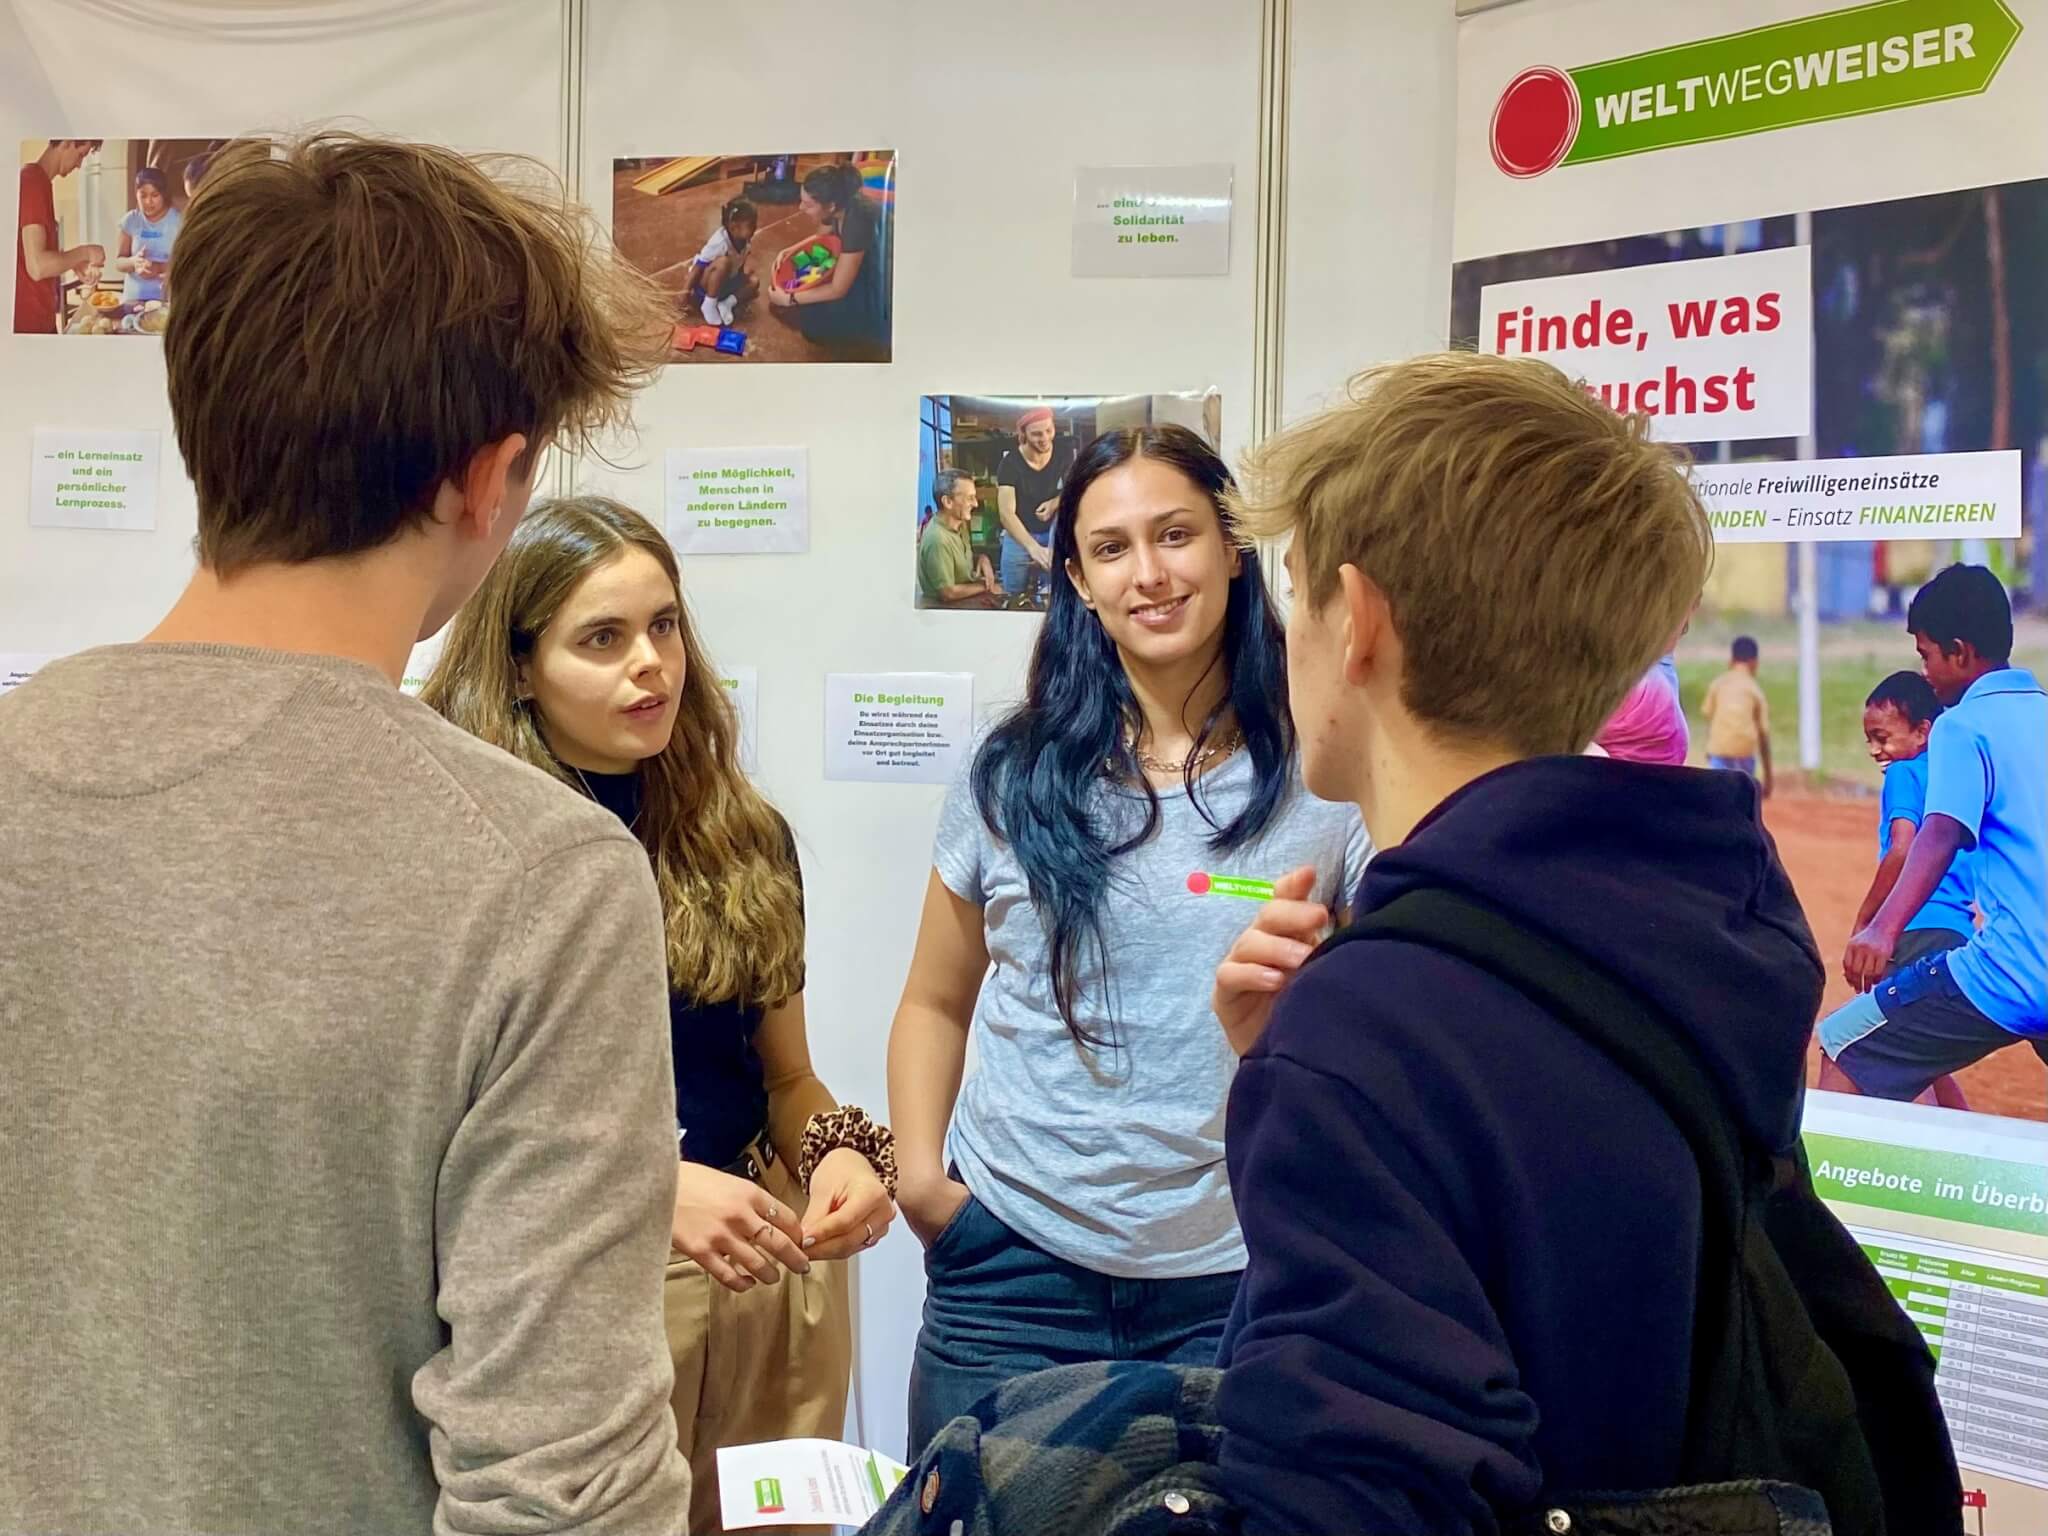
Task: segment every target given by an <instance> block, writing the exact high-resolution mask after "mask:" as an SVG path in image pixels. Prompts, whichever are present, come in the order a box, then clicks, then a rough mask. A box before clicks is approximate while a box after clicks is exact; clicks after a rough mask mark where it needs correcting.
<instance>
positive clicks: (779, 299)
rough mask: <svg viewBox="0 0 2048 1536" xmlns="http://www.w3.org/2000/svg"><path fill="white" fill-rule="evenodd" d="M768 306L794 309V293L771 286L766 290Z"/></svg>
mask: <svg viewBox="0 0 2048 1536" xmlns="http://www.w3.org/2000/svg"><path fill="white" fill-rule="evenodd" d="M768 307H769V308H771V309H795V308H796V295H795V294H793V293H790V292H789V291H788V290H786V289H783V288H779V287H771V288H770V289H769V290H768Z"/></svg>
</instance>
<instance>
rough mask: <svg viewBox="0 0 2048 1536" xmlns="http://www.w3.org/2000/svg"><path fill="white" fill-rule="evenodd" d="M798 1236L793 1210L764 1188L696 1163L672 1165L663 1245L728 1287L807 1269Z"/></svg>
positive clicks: (774, 1280)
mask: <svg viewBox="0 0 2048 1536" xmlns="http://www.w3.org/2000/svg"><path fill="white" fill-rule="evenodd" d="M803 1240H804V1232H803V1227H802V1225H801V1224H800V1223H799V1222H798V1221H797V1219H796V1212H794V1211H792V1210H791V1209H790V1208H789V1207H788V1206H786V1205H784V1204H783V1203H782V1202H781V1201H779V1200H777V1199H775V1198H774V1197H772V1196H771V1195H770V1194H769V1193H768V1191H767V1190H765V1189H762V1188H760V1187H759V1186H758V1185H755V1184H750V1183H748V1182H747V1181H746V1180H745V1179H738V1178H734V1177H733V1176H732V1175H731V1174H729V1173H720V1172H719V1171H718V1170H717V1169H716V1168H707V1167H705V1166H704V1165H703V1164H702V1163H684V1164H683V1165H682V1166H681V1167H680V1168H679V1169H677V1171H676V1215H675V1225H674V1226H673V1228H671V1230H670V1233H669V1246H670V1247H672V1248H673V1249H674V1250H675V1251H676V1252H677V1253H682V1254H687V1255H689V1257H691V1258H693V1259H695V1260H696V1261H697V1263H698V1264H699V1265H701V1266H702V1267H703V1269H704V1272H705V1273H706V1274H708V1275H709V1276H711V1278H712V1279H714V1280H716V1281H717V1282H718V1283H719V1284H720V1285H722V1286H724V1287H725V1288H726V1289H727V1290H728V1291H750V1290H752V1289H753V1288H754V1287H755V1286H756V1285H776V1284H779V1283H780V1282H781V1280H782V1272H783V1270H785V1269H788V1270H794V1271H795V1272H796V1273H797V1274H800V1275H801V1274H807V1273H809V1272H810V1268H811V1261H810V1260H809V1259H808V1258H806V1257H805V1256H804V1250H803Z"/></svg>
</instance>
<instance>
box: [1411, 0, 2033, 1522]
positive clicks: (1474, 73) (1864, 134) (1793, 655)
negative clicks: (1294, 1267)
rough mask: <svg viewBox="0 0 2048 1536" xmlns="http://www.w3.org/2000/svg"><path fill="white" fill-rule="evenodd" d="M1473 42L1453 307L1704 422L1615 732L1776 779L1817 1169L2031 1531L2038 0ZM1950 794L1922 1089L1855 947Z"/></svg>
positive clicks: (1713, 18)
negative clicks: (1956, 650)
mask: <svg viewBox="0 0 2048 1536" xmlns="http://www.w3.org/2000/svg"><path fill="white" fill-rule="evenodd" d="M1458 74H1459V79H1458V84H1459V103H1460V105H1459V123H1458V136H1457V167H1458V169H1457V178H1458V179H1457V206H1456V215H1455V234H1454V241H1453V246H1454V257H1455V265H1454V269H1453V275H1452V304H1451V313H1450V316H1449V333H1450V336H1451V338H1452V340H1453V342H1454V344H1462V345H1468V346H1472V347H1475V348H1477V349H1479V350H1482V351H1487V352H1494V353H1500V354H1504V355H1510V356H1527V357H1536V358H1541V359H1544V360H1546V361H1548V362H1550V363H1553V364H1554V365H1556V366H1557V367H1558V368H1560V369H1562V370H1563V371H1565V372H1566V373H1567V374H1568V375H1570V376H1571V377H1572V378H1574V379H1575V380H1578V381H1579V382H1580V383H1581V384H1582V385H1583V387H1584V388H1585V389H1586V390H1587V391H1588V392H1589V393H1591V394H1593V395H1594V396H1596V397H1597V398H1599V399H1601V400H1604V401H1606V402H1607V403H1608V404H1610V405H1612V406H1613V407H1614V408H1616V409H1617V410H1627V411H1637V412H1641V413H1643V414H1645V415H1646V416H1647V417H1648V418H1649V419H1650V422H1651V426H1652V430H1653V431H1654V432H1655V433H1656V434H1657V435H1658V436H1660V437H1661V438H1663V439H1665V440H1667V441H1669V442H1672V443H1674V444H1682V445H1684V446H1685V447H1686V449H1687V450H1688V451H1689V453H1690V455H1691V457H1692V460H1693V468H1692V471H1691V473H1692V476H1693V480H1694V484H1695V487H1696V488H1697V490H1698V491H1699V493H1700V496H1701V499H1702V501H1703V503H1704V504H1705V506H1706V509H1707V513H1708V516H1709V519H1710V520H1711V522H1712V524H1713V526H1714V530H1715V537H1716V540H1717V542H1718V545H1719V548H1718V550H1717V558H1716V567H1715V571H1714V574H1713V577H1712V580H1711V583H1710V585H1709V587H1708V589H1707V592H1706V594H1705V598H1704V601H1703V603H1702V606H1701V608H1700V609H1699V611H1698V613H1697V614H1696V615H1695V616H1694V618H1693V621H1692V624H1691V627H1690V628H1689V630H1688V631H1687V632H1686V633H1685V635H1683V636H1682V637H1681V638H1679V639H1678V641H1677V642H1676V645H1675V648H1674V650H1673V653H1672V655H1671V656H1670V657H1668V658H1666V659H1665V661H1664V662H1662V663H1660V665H1659V666H1658V667H1657V668H1655V669H1654V670H1653V672H1652V674H1651V677H1650V678H1649V679H1646V683H1655V684H1656V686H1657V688H1658V689H1661V690H1664V692H1663V693H1661V694H1660V697H1662V698H1664V699H1665V702H1666V707H1667V709H1668V711H1669V715H1670V725H1671V729H1670V730H1669V731H1667V732H1663V733H1651V734H1652V736H1654V738H1655V740H1654V744H1652V745H1651V746H1648V747H1641V746H1639V745H1638V746H1631V747H1627V748H1623V749H1619V750H1624V751H1634V750H1646V751H1650V752H1653V753H1656V754H1659V755H1660V756H1659V760H1664V761H1674V762H1676V761H1683V762H1686V763H1690V764H1691V765H1693V766H1695V767H1697V768H1699V769H1701V770H1702V771H1720V772H1746V773H1750V774H1752V775H1754V776H1755V777H1757V778H1758V779H1759V780H1761V781H1764V782H1765V783H1766V784H1767V785H1768V788H1769V795H1768V798H1766V799H1765V801H1764V816H1765V820H1766V822H1767V824H1768V826H1769V828H1770V831H1771V833H1772V836H1773V838H1774V840H1775V841H1776V843H1777V846H1778V850H1779V854H1780V856H1781V858H1782V859H1783V861H1784V863H1785V866H1786V869H1787V870H1788V871H1789V873H1790V874H1791V876H1792V879H1793V882H1794V884H1795V885H1796V886H1797V888H1798V891H1799V895H1800V900H1801V903H1802V905H1803V906H1804V907H1805V909H1806V913H1807V918H1808V921H1809V923H1810V924H1811V926H1812V928H1813V931H1814V935H1815V937H1816V939H1817V940H1818V942H1819V944H1820V947H1821V950H1822V954H1823V957H1824V958H1825V959H1826V961H1827V963H1828V966H1829V971H1830V984H1829V988H1828V992H1827V995H1826V997H1825V999H1824V1001H1823V1004H1822V1008H1821V1012H1820V1015H1819V1017H1818V1018H1817V1019H1816V1020H1815V1021H1814V1022H1815V1025H1816V1040H1815V1044H1814V1046H1813V1048H1812V1050H1811V1052H1810V1060H1809V1068H1808V1073H1809V1076H1808V1082H1809V1086H1810V1087H1811V1088H1812V1089H1813V1090H1814V1091H1813V1092H1811V1093H1810V1094H1809V1096H1808V1110H1807V1121H1806V1127H1807V1137H1808V1151H1809V1154H1810V1155H1811V1158H1812V1161H1813V1164H1814V1168H1815V1175H1816V1180H1817V1182H1818V1184H1819V1187H1820V1188H1821V1190H1822V1192H1823V1194H1825V1195H1826V1196H1827V1197H1828V1198H1829V1199H1830V1200H1831V1201H1832V1202H1834V1203H1835V1205H1836V1206H1837V1208H1838V1209H1839V1210H1840V1211H1841V1212H1842V1214H1843V1216H1844V1218H1845V1219H1846V1220H1847V1221H1849V1223H1850V1225H1851V1226H1852V1228H1853V1229H1854V1230H1855V1232H1856V1233H1857V1236H1858V1238H1859V1240H1860V1241H1861V1242H1863V1244H1864V1245H1865V1248H1866V1250H1867V1251H1868V1252H1869V1253H1870V1254H1871V1256H1872V1258H1873V1260H1874V1261H1875V1262H1876V1263H1877V1264H1878V1267H1879V1269H1880V1271H1881V1272H1882V1273H1883V1274H1884V1275H1885V1276H1886V1278H1887V1280H1888V1282H1889V1283H1890V1284H1891V1286H1892V1288H1893V1291H1894V1294H1895V1295H1896V1296H1897V1297H1898V1298H1899V1301H1900V1305H1901V1306H1902V1307H1904V1308H1905V1309H1906V1311H1907V1312H1908V1313H1909V1314H1910V1315H1911V1316H1912V1317H1913V1318H1914V1320H1915V1321H1916V1322H1917V1323H1918V1324H1919V1325H1920V1327H1921V1328H1922V1330H1923V1332H1924V1333H1925V1335H1926V1337H1927V1338H1928V1340H1929V1343H1930V1345H1931V1346H1932V1347H1933V1348H1934V1349H1935V1351H1936V1353H1937V1355H1938V1356H1939V1359H1940V1369H1941V1376H1940V1381H1941V1387H1942V1391H1943V1394H1944V1400H1945V1402H1946V1404H1947V1407H1948V1411H1949V1417H1950V1421H1951V1428H1952V1431H1953V1433H1954V1435H1955V1439H1956V1443H1957V1447H1958V1452H1959V1455H1960V1457H1961V1459H1962V1461H1963V1462H1964V1464H1965V1468H1966V1473H1965V1482H1966V1486H1968V1487H1969V1488H1970V1489H1971V1490H1972V1491H1973V1492H1974V1493H1975V1494H1977V1495H1979V1496H1981V1503H1980V1505H1979V1507H1978V1509H1977V1510H1976V1511H1974V1512H1973V1514H1972V1516H1971V1524H1972V1525H1973V1526H1974V1525H1975V1523H1976V1521H1977V1519H1978V1518H1979V1517H1980V1516H1981V1519H1982V1527H1983V1529H1984V1531H1985V1532H1987V1533H1988V1536H2039V1533H2040V1532H2043V1531H2048V1046H2044V1044H2043V1042H2044V1037H2048V865H2044V859H2043V856H2042V849H2043V848H2044V847H2048V697H2044V696H2043V695H2042V694H2041V693H2040V689H2039V680H2040V679H2042V678H2043V677H2048V282H2044V280H2043V276H2042V274H2043V273H2048V108H2044V105H2043V102H2044V99H2048V98H2044V95H2043V88H2042V85H2041V82H2042V81H2044V80H2048V0H1887V3H1879V4H1866V5H1855V6H1839V5H1837V6H1830V5H1826V4H1820V3H1815V0H1728V3H1724V4H1717V5H1715V6H1712V7H1699V6H1675V5H1643V4H1641V3H1639V0H1522V3H1520V4H1517V5H1514V6H1509V7H1504V8H1501V9H1499V10H1495V11H1490V12H1485V13H1481V14H1479V15H1477V16H1474V17H1471V18H1469V19H1467V20H1466V21H1464V22H1462V23H1461V24H1460V32H1459V70H1458ZM1957 564H1966V565H1971V566H1976V567H1981V568H1982V571H1983V572H1988V573H1989V575H1988V576H1983V575H1982V574H1981V573H1980V575H1979V576H1976V577H1972V578H1971V580H1972V581H1973V582H1974V583H1975V585H1974V586H1973V587H1972V589H1971V590H1972V592H1973V596H1972V598H1971V600H1970V601H1971V603H1972V605H1973V606H1972V615H1973V617H1972V620H1971V622H1972V623H1973V624H1978V625H1979V627H1980V628H1982V626H1983V624H1987V623H1988V624H1989V625H1990V629H1988V630H1985V631H1984V632H1985V633H1990V632H1991V631H1992V630H1996V629H1997V627H1998V624H1999V623H2002V622H2004V620H2005V617H2006V616H2007V615H2009V618H2010V626H2011V629H2010V633H2011V642H2010V646H2009V654H2008V655H2006V656H2004V657H2002V658H1998V659H2000V660H2002V661H2004V662H2005V663H2006V665H2004V666H2002V667H1997V668H1995V669H1993V670H1991V671H1990V673H1989V674H1988V675H1987V676H1985V677H1984V678H1982V679H1980V680H1977V681H1973V682H1970V683H1967V684H1966V685H1965V686H1963V687H1961V688H1960V689H1958V688H1955V687H1953V686H1952V685H1951V682H1950V680H1949V679H1948V678H1947V677H1946V676H1945V674H1944V670H1943V667H1942V665H1941V656H1940V653H1939V651H1938V649H1937V654H1936V656H1935V658H1934V660H1933V661H1932V662H1929V661H1928V660H1927V659H1926V658H1925V657H1924V656H1923V649H1924V645H1923V641H1922V640H1920V639H1916V636H1915V634H1914V633H1913V632H1912V631H1911V629H1910V627H1909V624H1908V614H1909V612H1910V610H1911V607H1912V604H1913V600H1914V598H1915V596H1916V595H1917V594H1918V593H1919V592H1920V591H1921V590H1922V589H1923V587H1925V586H1926V585H1927V583H1928V582H1929V581H1931V580H1932V579H1933V578H1934V577H1935V576H1936V575H1938V574H1939V573H1941V572H1942V571H1944V570H1946V569H1948V568H1949V567H1951V566H1954V565H1957ZM1988 643H1990V642H1987V644H1988ZM1993 694H1995V695H1996V696H1997V700H1998V702H1997V703H1995V704H1992V706H1991V707H1990V708H1988V709H1987V707H1986V706H1987V703H1990V701H1991V696H1992V695H1993ZM2008 701H2011V702H2012V703H2013V705H2014V707H2012V708H2007V707H2006V702H2008ZM1965 779H1970V780H1971V783H1967V784H1966V783H1965V782H1964V781H1965ZM2022 785H2023V786H2028V788H2027V790H2026V792H2025V793H2024V794H2020V793H2017V792H2016V793H2014V794H2013V795H2010V796H2008V797H2007V798H2006V799H2003V800H2000V801H1998V804H1997V808H1996V809H1997V814H1993V810H1994V807H1993V799H1994V797H1995V796H1996V795H1997V794H1998V788H1997V786H2006V787H2008V788H2009V787H2011V786H2022ZM1973 796H1974V797H1975V798H1974V799H1973V798H1972V797H1973ZM1929 817H1947V818H1948V820H1949V821H1951V822H1955V821H1961V822H1963V823H1964V824H1965V825H1966V827H1967V829H1968V834H1969V835H1968V836H1967V837H1966V838H1965V839H1964V843H1965V846H1963V847H1962V848H1960V849H1959V850H1958V851H1957V853H1956V854H1955V855H1954V857H1953V858H1952V860H1951V861H1950V863H1949V865H1948V866H1947V872H1946V873H1945V875H1944V877H1943V880H1942V882H1941V884H1940V886H1939V887H1938V888H1937V889H1936V891H1935V892H1934V894H1933V895H1931V896H1929V897H1928V899H1927V900H1926V902H1925V903H1923V904H1921V905H1920V906H1919V907H1917V908H1915V909H1914V911H1913V912H1912V913H1911V914H1910V920H1909V921H1908V922H1907V926H1906V931H1905V934H1904V935H1903V936H1902V938H1901V940H1900V942H1899V944H1898V946H1897V947H1896V948H1895V950H1894V951H1893V956H1894V958H1893V960H1892V962H1890V969H1892V970H1894V971H1896V970H1900V969H1902V968H1904V967H1905V966H1906V965H1907V964H1908V962H1909V961H1910V960H1911V959H1912V958H1913V956H1914V955H1916V954H1932V955H1941V956H1943V957H1944V959H1943V961H1942V966H1943V968H1944V969H1945V972H1946V974H1947V975H1948V976H1949V977H1951V978H1952V979H1953V981H1954V984H1955V990H1956V993H1957V996H1958V997H1959V999H1960V1001H1959V1002H1958V1003H1957V1004H1956V1007H1957V1011H1956V1012H1955V1013H1954V1014H1953V1016H1952V1019H1951V1022H1953V1023H1956V1024H1957V1025H1958V1026H1959V1027H1961V1028H1962V1033H1963V1034H1965V1035H1967V1036H1968V1037H1969V1038H1968V1041H1967V1043H1962V1042H1956V1041H1951V1042H1949V1043H1947V1044H1943V1045H1941V1046H1940V1047H1939V1048H1938V1049H1939V1051H1941V1052H1945V1053H1946V1055H1945V1056H1944V1057H1943V1059H1942V1060H1941V1061H1940V1062H1939V1063H1938V1064H1937V1065H1938V1066H1939V1067H1940V1068H1941V1070H1939V1071H1938V1072H1932V1073H1930V1074H1929V1075H1930V1076H1931V1079H1932V1080H1931V1081H1928V1082H1925V1083H1921V1082H1918V1081H1910V1080H1906V1079H1901V1078H1895V1077H1888V1076H1886V1075H1885V1074H1883V1073H1882V1072H1880V1071H1878V1070H1877V1069H1875V1068H1872V1067H1869V1066H1867V1065H1859V1064H1858V1063H1859V1060H1860V1057H1859V1053H1858V1052H1857V1050H1856V1048H1855V1043H1856V1040H1857V1039H1858V1038H1860V1036H1859V1031H1867V1030H1868V1029H1869V1028H1870V1027H1871V1024H1870V1022H1869V1021H1870V1020H1871V1019H1872V1018H1875V1019H1877V1020H1879V1021H1880V1022H1879V1023H1878V1024H1877V1025H1876V1027H1877V1028H1880V1029H1883V1030H1890V1031H1895V1032H1896V1033H1895V1034H1894V1035H1893V1037H1892V1038H1895V1039H1905V1038H1906V1037H1907V1035H1908V1033H1909V1032H1911V1031H1913V1030H1918V1029H1924V1027H1925V1025H1926V1020H1927V1017H1928V1011H1929V1010H1928V1005H1927V1004H1926V1003H1925V1002H1924V1001H1913V1000H1908V1001H1907V1002H1903V1003H1896V1004H1894V1005H1893V1007H1892V1008H1891V1010H1890V1011H1889V1012H1887V1011H1886V1010H1885V1009H1883V1008H1879V1009H1878V1010H1877V1011H1876V1013H1875V1014H1870V1013H1868V1012H1867V1011H1866V1010H1867V1009H1868V1008H1869V1007H1870V1006H1871V1004H1872V1001H1873V1000H1872V999H1871V998H1870V997H1869V996H1868V995H1867V994H1866V993H1865V992H1864V991H1863V989H1862V984H1863V982H1865V981H1866V980H1867V978H1863V977H1861V976H1855V977H1852V974H1851V967H1850V965H1849V959H1850V956H1849V949H1850V941H1851V939H1852V937H1854V936H1857V935H1858V934H1859V933H1864V932H1865V930H1866V929H1867V928H1868V927H1869V926H1870V925H1871V924H1872V921H1873V918H1874V917H1875V916H1876V915H1877V914H1879V913H1880V912H1884V911H1887V910H1892V911H1900V910H1903V909H1902V908H1897V907H1895V908H1893V909H1887V908H1886V906H1885V903H1886V901H1887V900H1888V899H1889V895H1890V892H1891V890H1892V885H1893V882H1894V881H1895V880H1896V876H1897V870H1898V867H1899V865H1900V864H1901V862H1902V861H1903V858H1904V857H1905V855H1904V854H1900V855H1898V856H1897V857H1893V856H1892V853H1893V850H1894V849H1895V848H1901V849H1903V848H1908V847H1910V843H1911V840H1912V839H1913V838H1914V837H1916V836H1917V835H1918V833H1919V831H1920V829H1921V828H1922V827H1924V826H1925V825H1926V824H1927V821H1928V818H1929ZM2001 817H2003V818H2005V819H2004V820H2001ZM1951 1001H1954V1000H1953V999H1951ZM1945 1017H1946V1015H1945ZM1845 1021H1846V1022H1845ZM1913 1038H1916V1039H1917V1038H1919V1037H1918V1036H1914V1037H1913ZM1823 1042H1826V1045H1825V1046H1824V1045H1823ZM1835 1055H1838V1056H1839V1060H1831V1059H1830V1057H1831V1056H1835ZM1855 1072H1861V1073H1862V1076H1863V1081H1861V1082H1858V1081H1857V1078H1856V1077H1855V1076H1854V1075H1853V1074H1854V1073H1855Z"/></svg>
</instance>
